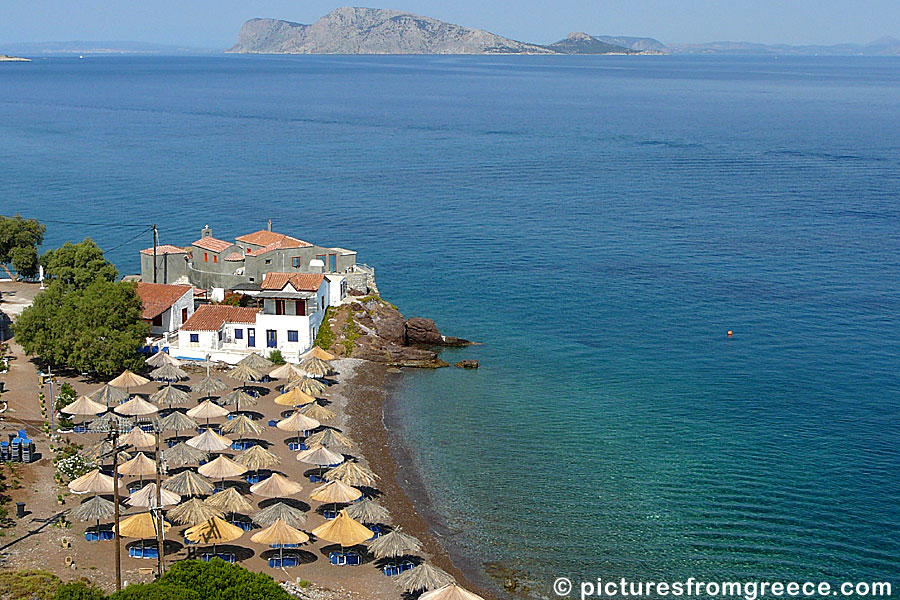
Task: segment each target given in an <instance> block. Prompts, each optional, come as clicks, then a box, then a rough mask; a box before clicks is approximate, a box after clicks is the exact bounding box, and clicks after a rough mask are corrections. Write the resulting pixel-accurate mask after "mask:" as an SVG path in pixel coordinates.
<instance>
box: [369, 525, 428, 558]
mask: <svg viewBox="0 0 900 600" xmlns="http://www.w3.org/2000/svg"><path fill="white" fill-rule="evenodd" d="M420 550H422V542H420V541H419V540H417V539H416V538H414V537H413V536H411V535H406V534H405V533H403V530H401V529H400V528H399V527H397V528H396V529H394V530H393V531H391V532H390V533H388V534H385V535H383V536H381V537H377V538H375V539H374V540H373V541H371V542H369V552H371V553H372V554H373V555H374V556H375V558H378V559H382V558H389V559H396V558H399V557H401V556H409V555H410V554H414V553H416V552H419V551H420Z"/></svg>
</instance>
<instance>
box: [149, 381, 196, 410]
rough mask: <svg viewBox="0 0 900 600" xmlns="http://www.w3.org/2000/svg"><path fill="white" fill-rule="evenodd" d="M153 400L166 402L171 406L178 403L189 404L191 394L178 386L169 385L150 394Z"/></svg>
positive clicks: (160, 402)
mask: <svg viewBox="0 0 900 600" xmlns="http://www.w3.org/2000/svg"><path fill="white" fill-rule="evenodd" d="M150 400H151V401H152V402H156V403H157V404H164V405H166V406H168V407H169V408H172V407H173V406H175V405H177V404H187V403H188V402H190V400H191V395H190V394H188V393H187V392H185V391H184V390H179V389H178V388H177V387H173V386H171V385H167V386H165V387H164V388H162V389H160V390H159V391H157V392H155V393H154V394H153V395H152V396H150Z"/></svg>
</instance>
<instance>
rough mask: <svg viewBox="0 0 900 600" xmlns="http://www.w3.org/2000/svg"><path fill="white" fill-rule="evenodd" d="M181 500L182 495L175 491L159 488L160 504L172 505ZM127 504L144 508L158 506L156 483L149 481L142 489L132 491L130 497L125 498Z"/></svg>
mask: <svg viewBox="0 0 900 600" xmlns="http://www.w3.org/2000/svg"><path fill="white" fill-rule="evenodd" d="M179 502H181V496H179V495H178V494H176V493H175V492H172V491H169V490H164V489H162V488H160V490H159V504H160V506H172V505H174V504H178V503H179ZM125 504H127V505H128V506H140V507H144V508H157V506H156V484H155V483H148V484H147V485H145V486H144V487H142V488H141V489H139V490H138V491H136V492H133V493H131V494H130V495H129V496H128V499H126V500H125Z"/></svg>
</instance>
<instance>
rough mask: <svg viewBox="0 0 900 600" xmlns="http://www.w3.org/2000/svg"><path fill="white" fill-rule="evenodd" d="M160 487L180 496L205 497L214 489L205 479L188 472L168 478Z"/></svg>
mask: <svg viewBox="0 0 900 600" xmlns="http://www.w3.org/2000/svg"><path fill="white" fill-rule="evenodd" d="M162 486H163V488H164V489H167V490H170V491H173V492H175V493H176V494H181V495H182V496H207V495H209V494H211V493H213V491H214V490H215V489H216V487H215V486H214V485H213V484H212V483H210V482H209V480H208V479H207V478H206V477H204V476H202V475H199V474H197V473H194V472H193V471H190V470H188V471H182V472H181V473H179V474H178V475H174V476H173V477H169V478H168V479H166V480H165V481H163V484H162Z"/></svg>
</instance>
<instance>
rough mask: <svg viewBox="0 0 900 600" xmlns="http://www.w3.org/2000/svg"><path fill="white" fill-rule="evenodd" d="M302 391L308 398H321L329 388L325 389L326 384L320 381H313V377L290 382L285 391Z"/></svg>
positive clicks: (285, 386)
mask: <svg viewBox="0 0 900 600" xmlns="http://www.w3.org/2000/svg"><path fill="white" fill-rule="evenodd" d="M295 389H296V390H300V391H301V392H303V393H304V394H306V395H308V396H321V395H323V394H324V393H325V392H326V391H328V388H327V387H325V384H324V383H322V382H321V381H319V380H318V379H313V378H312V377H305V376H304V377H300V378H299V379H294V380H293V381H289V382H288V383H286V384H285V385H284V391H285V392H289V391H291V390H295Z"/></svg>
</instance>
